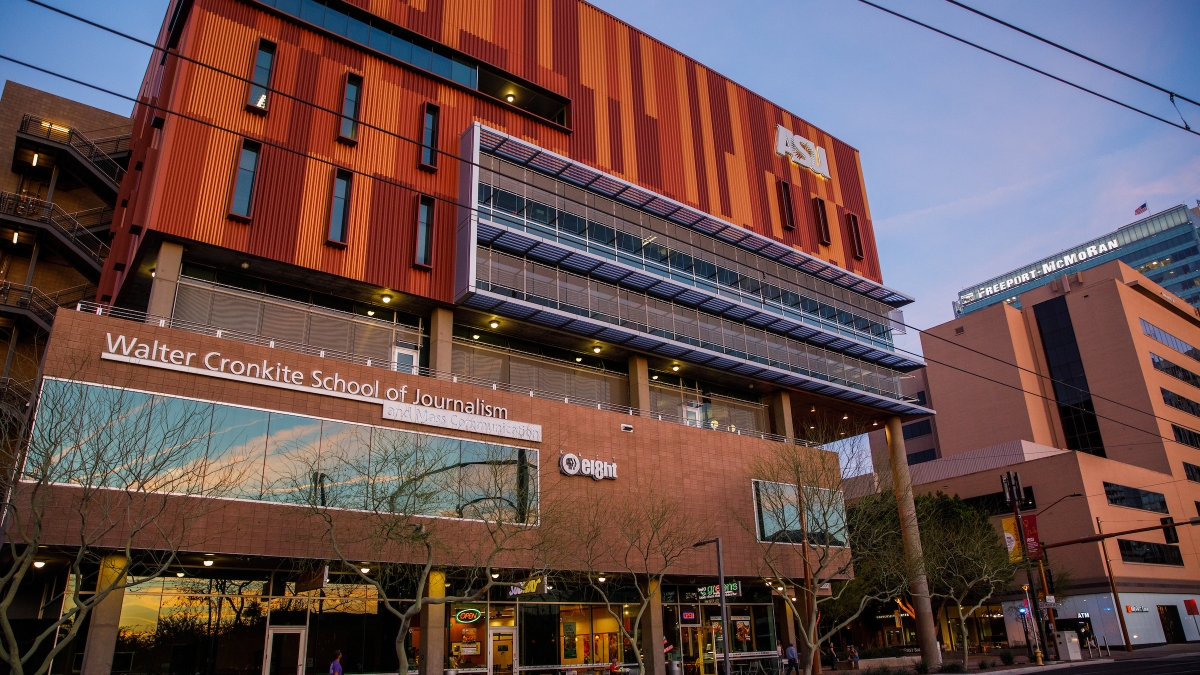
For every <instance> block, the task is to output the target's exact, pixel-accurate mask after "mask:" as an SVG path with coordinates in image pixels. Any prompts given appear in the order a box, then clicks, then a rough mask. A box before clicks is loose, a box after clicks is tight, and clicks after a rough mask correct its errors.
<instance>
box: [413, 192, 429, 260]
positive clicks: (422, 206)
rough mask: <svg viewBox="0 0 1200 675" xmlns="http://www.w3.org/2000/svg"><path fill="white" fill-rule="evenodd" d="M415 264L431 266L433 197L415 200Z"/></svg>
mask: <svg viewBox="0 0 1200 675" xmlns="http://www.w3.org/2000/svg"><path fill="white" fill-rule="evenodd" d="M415 262H416V264H417V265H419V266H421V267H432V266H433V197H426V196H424V195H422V196H421V198H420V199H419V200H417V255H416V260H415Z"/></svg>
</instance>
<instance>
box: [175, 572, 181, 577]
mask: <svg viewBox="0 0 1200 675" xmlns="http://www.w3.org/2000/svg"><path fill="white" fill-rule="evenodd" d="M175 576H177V577H182V576H183V572H176V573H175Z"/></svg>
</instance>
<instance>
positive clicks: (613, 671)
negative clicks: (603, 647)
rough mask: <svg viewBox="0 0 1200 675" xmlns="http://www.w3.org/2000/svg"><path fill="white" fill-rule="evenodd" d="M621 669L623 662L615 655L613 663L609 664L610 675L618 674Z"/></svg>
mask: <svg viewBox="0 0 1200 675" xmlns="http://www.w3.org/2000/svg"><path fill="white" fill-rule="evenodd" d="M620 671H621V664H620V663H618V662H617V657H615V656H614V657H613V660H612V663H610V664H608V673H609V675H616V674H617V673H618V672H620Z"/></svg>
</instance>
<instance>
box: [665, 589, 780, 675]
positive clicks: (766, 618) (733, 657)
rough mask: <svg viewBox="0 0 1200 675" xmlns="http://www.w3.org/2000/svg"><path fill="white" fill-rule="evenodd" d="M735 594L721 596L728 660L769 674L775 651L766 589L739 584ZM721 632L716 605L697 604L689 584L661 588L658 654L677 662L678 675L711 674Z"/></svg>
mask: <svg viewBox="0 0 1200 675" xmlns="http://www.w3.org/2000/svg"><path fill="white" fill-rule="evenodd" d="M739 593H740V595H739V596H737V597H727V598H726V603H727V606H728V609H729V633H730V635H731V640H730V644H729V658H730V661H731V662H733V663H737V662H743V663H747V664H753V662H755V661H758V662H760V663H761V665H762V666H763V669H764V670H766V671H767V672H775V670H776V669H777V668H778V657H779V652H778V651H777V649H776V637H775V617H774V612H773V609H772V606H771V591H770V589H769V588H767V587H765V586H764V587H762V588H758V587H755V586H754V585H752V584H750V583H742V584H741V585H740V586H739ZM722 633H723V629H722V626H721V606H720V604H718V600H717V599H716V598H713V599H711V600H703V601H701V600H700V599H699V593H698V591H697V588H696V587H694V586H671V587H665V588H664V589H663V637H664V640H665V644H664V645H663V651H664V652H665V654H666V658H667V660H668V661H674V662H676V663H678V664H679V666H680V668H681V669H682V673H683V675H715V673H716V672H717V666H718V665H719V664H720V660H721V658H722V654H723V653H724V650H725V641H724V638H723V635H722Z"/></svg>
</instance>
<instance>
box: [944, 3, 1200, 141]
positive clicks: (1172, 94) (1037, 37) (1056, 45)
mask: <svg viewBox="0 0 1200 675" xmlns="http://www.w3.org/2000/svg"><path fill="white" fill-rule="evenodd" d="M946 2H948V3H950V4H952V5H954V6H956V7H961V8H963V9H965V10H967V11H968V12H971V13H972V14H978V15H979V16H982V17H983V18H985V19H987V20H989V21H994V22H996V23H998V24H1000V25H1001V26H1004V27H1005V28H1011V29H1013V30H1015V31H1017V32H1018V33H1020V34H1022V35H1027V36H1029V37H1031V38H1033V39H1034V40H1037V41H1038V42H1042V43H1044V44H1048V45H1050V46H1051V47H1054V48H1055V49H1061V50H1062V51H1064V52H1066V53H1068V54H1070V55H1072V56H1077V57H1079V58H1081V59H1083V60H1084V61H1087V62H1088V63H1092V64H1095V65H1097V66H1100V67H1101V68H1104V69H1105V70H1109V71H1112V72H1114V73H1116V74H1118V75H1121V76H1123V77H1127V78H1129V79H1131V80H1133V81H1134V82H1138V83H1140V84H1144V85H1146V86H1147V87H1150V88H1152V89H1157V90H1159V91H1161V92H1162V93H1164V94H1167V95H1169V96H1170V97H1171V103H1172V104H1174V103H1175V99H1179V100H1181V101H1187V102H1188V103H1191V104H1192V105H1196V106H1200V103H1197V102H1196V101H1193V100H1192V99H1190V98H1188V97H1186V96H1184V95H1183V94H1176V93H1175V92H1173V91H1171V90H1170V89H1166V88H1164V87H1160V86H1158V85H1157V84H1154V83H1153V82H1147V81H1146V80H1143V79H1142V78H1140V77H1138V76H1137V75H1131V74H1129V73H1127V72H1125V71H1124V70H1121V69H1119V68H1114V67H1112V66H1110V65H1108V64H1107V63H1104V62H1101V61H1097V60H1096V59H1093V58H1092V57H1090V56H1087V55H1086V54H1080V53H1079V52H1077V51H1075V50H1074V49H1071V48H1069V47H1064V46H1063V45H1061V44H1059V43H1057V42H1055V41H1053V40H1047V39H1046V38H1044V37H1042V36H1040V35H1035V34H1033V33H1031V32H1029V31H1027V30H1025V29H1024V28H1021V27H1019V26H1014V25H1012V24H1011V23H1008V22H1007V21H1004V20H1003V19H998V18H996V17H994V16H992V15H991V14H987V13H986V12H982V11H980V10H978V9H975V8H974V7H971V6H970V5H966V4H963V3H961V2H959V1H958V0H946ZM1175 110H1176V112H1178V111H1179V108H1178V107H1176V108H1175ZM1180 117H1181V118H1182V117H1183V116H1182V115H1180ZM1184 124H1185V125H1186V124H1187V122H1186V121H1185V122H1184Z"/></svg>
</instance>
